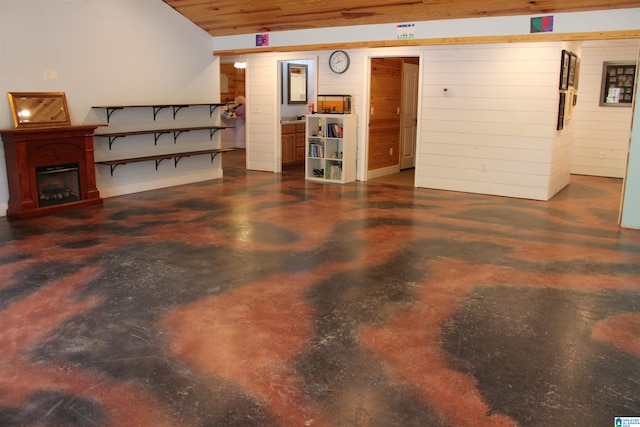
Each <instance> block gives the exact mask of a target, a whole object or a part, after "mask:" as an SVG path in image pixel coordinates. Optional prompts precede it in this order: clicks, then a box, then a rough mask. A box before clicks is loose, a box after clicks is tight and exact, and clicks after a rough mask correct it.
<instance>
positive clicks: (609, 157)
mask: <svg viewBox="0 0 640 427" xmlns="http://www.w3.org/2000/svg"><path fill="white" fill-rule="evenodd" d="M639 50H640V40H619V41H609V42H603V41H586V42H583V43H582V55H581V61H580V83H579V87H578V102H577V105H576V108H575V110H574V120H573V121H574V126H575V136H574V143H573V158H572V162H571V172H572V173H575V174H582V175H595V176H606V177H613V178H622V177H624V175H625V171H626V166H627V152H628V147H629V133H630V132H631V120H632V109H631V106H629V107H627V108H625V107H601V106H600V105H599V99H600V88H601V82H602V63H603V62H605V61H631V62H635V61H637V59H638V51H639Z"/></svg>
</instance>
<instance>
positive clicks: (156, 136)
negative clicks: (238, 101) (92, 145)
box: [93, 126, 232, 150]
mask: <svg viewBox="0 0 640 427" xmlns="http://www.w3.org/2000/svg"><path fill="white" fill-rule="evenodd" d="M231 128H232V127H231V126H191V127H183V128H171V129H148V130H136V131H130V132H108V133H96V134H94V135H93V136H94V137H95V136H98V137H102V138H109V150H111V146H112V145H113V143H114V142H115V140H116V139H118V138H123V137H126V136H132V135H153V140H154V141H153V143H154V145H158V139H159V138H160V137H161V136H162V135H164V134H169V133H173V143H174V144H175V143H177V141H178V137H179V136H180V135H182V134H183V133H185V132H190V131H192V130H193V131H197V130H209V140H213V135H214V134H215V133H216V132H217V131H219V130H221V129H231Z"/></svg>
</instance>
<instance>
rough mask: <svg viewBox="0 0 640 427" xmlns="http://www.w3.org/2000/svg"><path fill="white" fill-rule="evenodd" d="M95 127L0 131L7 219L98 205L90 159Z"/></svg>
mask: <svg viewBox="0 0 640 427" xmlns="http://www.w3.org/2000/svg"><path fill="white" fill-rule="evenodd" d="M97 127H98V125H86V126H60V127H45V128H16V129H5V130H0V135H1V136H2V142H3V143H4V151H5V161H6V164H7V180H8V182H9V203H8V205H9V206H8V209H7V216H8V217H16V218H26V217H32V216H37V215H44V214H49V213H54V212H59V211H63V210H68V209H75V208H79V207H85V206H91V205H97V204H101V203H102V199H101V198H100V193H99V192H98V189H97V188H96V172H95V164H94V158H93V132H94V130H95V129H96V128H97Z"/></svg>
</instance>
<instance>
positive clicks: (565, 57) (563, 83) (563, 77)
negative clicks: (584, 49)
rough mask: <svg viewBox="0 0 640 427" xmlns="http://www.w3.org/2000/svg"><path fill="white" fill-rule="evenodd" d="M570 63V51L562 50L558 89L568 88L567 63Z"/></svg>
mask: <svg viewBox="0 0 640 427" xmlns="http://www.w3.org/2000/svg"><path fill="white" fill-rule="evenodd" d="M570 63H571V53H570V52H569V51H568V50H564V49H563V50H562V60H561V61H560V90H567V89H568V88H569V64H570Z"/></svg>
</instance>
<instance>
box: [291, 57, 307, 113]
mask: <svg viewBox="0 0 640 427" xmlns="http://www.w3.org/2000/svg"><path fill="white" fill-rule="evenodd" d="M287 76H288V77H289V85H288V86H289V94H288V97H287V99H288V103H289V104H306V103H307V65H306V64H287Z"/></svg>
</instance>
